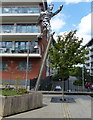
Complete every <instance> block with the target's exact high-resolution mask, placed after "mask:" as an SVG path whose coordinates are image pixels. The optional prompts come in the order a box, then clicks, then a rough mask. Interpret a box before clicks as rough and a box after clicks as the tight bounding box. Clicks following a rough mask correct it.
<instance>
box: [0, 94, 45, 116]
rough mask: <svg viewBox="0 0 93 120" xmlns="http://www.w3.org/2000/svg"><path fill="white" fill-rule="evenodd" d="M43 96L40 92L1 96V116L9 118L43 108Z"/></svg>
mask: <svg viewBox="0 0 93 120" xmlns="http://www.w3.org/2000/svg"><path fill="white" fill-rule="evenodd" d="M42 100H43V96H42V94H41V93H40V92H31V93H29V94H24V95H17V96H2V95H1V96H0V116H8V115H12V114H16V113H20V112H24V111H28V110H31V109H35V108H39V107H42V105H43V102H42Z"/></svg>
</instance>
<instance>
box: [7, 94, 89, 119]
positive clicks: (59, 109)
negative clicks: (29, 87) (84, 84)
mask: <svg viewBox="0 0 93 120" xmlns="http://www.w3.org/2000/svg"><path fill="white" fill-rule="evenodd" d="M52 97H61V95H43V107H42V108H39V109H35V110H31V111H28V112H24V113H20V114H16V115H12V116H9V117H6V118H91V97H90V96H84V95H65V97H69V98H73V99H74V100H75V102H71V103H69V102H68V103H62V102H58V103H57V102H51V99H52Z"/></svg>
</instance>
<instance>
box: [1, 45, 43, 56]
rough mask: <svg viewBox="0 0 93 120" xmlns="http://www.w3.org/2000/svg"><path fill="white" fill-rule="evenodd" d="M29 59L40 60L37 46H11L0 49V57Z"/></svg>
mask: <svg viewBox="0 0 93 120" xmlns="http://www.w3.org/2000/svg"><path fill="white" fill-rule="evenodd" d="M28 53H29V57H36V58H41V51H40V47H39V46H38V45H30V46H29V48H28V46H23V45H20V46H12V47H11V48H0V57H27V55H28Z"/></svg>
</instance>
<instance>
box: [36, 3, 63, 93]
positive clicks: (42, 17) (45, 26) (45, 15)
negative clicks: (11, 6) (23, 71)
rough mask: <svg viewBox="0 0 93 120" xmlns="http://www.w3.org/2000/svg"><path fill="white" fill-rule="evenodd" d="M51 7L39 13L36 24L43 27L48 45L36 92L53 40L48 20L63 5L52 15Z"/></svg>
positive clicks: (55, 13) (53, 14)
mask: <svg viewBox="0 0 93 120" xmlns="http://www.w3.org/2000/svg"><path fill="white" fill-rule="evenodd" d="M53 7H54V5H53V4H51V5H49V6H48V8H47V10H46V11H44V12H41V13H40V16H39V19H38V22H39V23H41V24H42V27H43V35H44V34H46V36H47V37H48V44H47V47H46V51H45V54H44V58H43V61H42V64H41V68H40V72H39V76H38V79H37V82H36V86H35V91H38V88H39V83H40V80H41V76H42V73H43V69H44V65H45V62H46V59H47V55H48V50H49V47H50V44H51V42H52V40H53V35H54V33H52V30H51V25H50V20H51V18H52V17H53V16H55V15H57V14H58V13H59V12H60V11H61V10H62V7H63V5H61V6H60V8H59V9H58V10H57V11H56V12H54V13H52V12H51V11H52V10H53Z"/></svg>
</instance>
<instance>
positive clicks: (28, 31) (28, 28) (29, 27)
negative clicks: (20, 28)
mask: <svg viewBox="0 0 93 120" xmlns="http://www.w3.org/2000/svg"><path fill="white" fill-rule="evenodd" d="M32 32H33V29H32V25H29V26H28V25H27V33H32Z"/></svg>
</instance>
